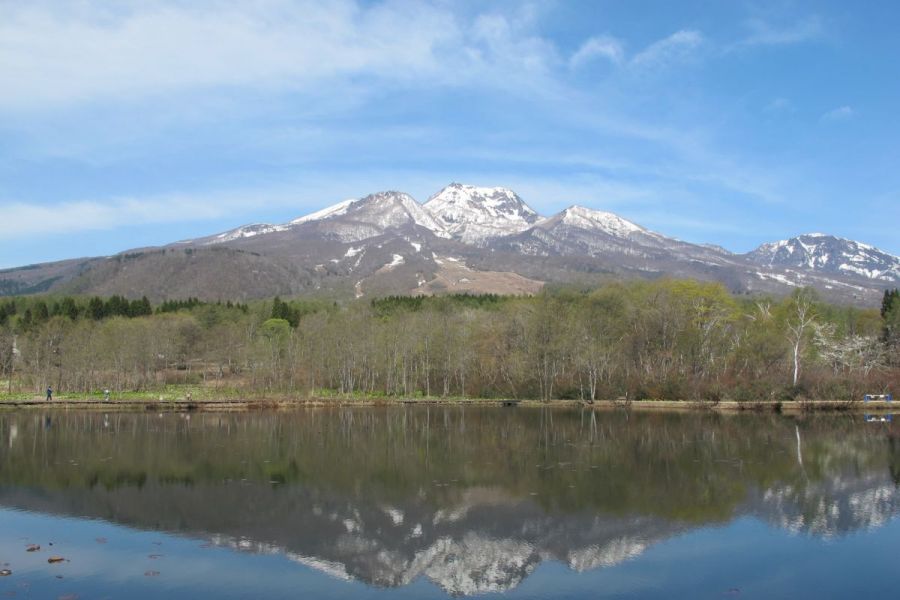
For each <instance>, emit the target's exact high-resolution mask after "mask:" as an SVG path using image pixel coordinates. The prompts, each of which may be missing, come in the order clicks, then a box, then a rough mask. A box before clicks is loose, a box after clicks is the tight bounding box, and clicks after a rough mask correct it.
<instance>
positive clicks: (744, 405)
mask: <svg viewBox="0 0 900 600" xmlns="http://www.w3.org/2000/svg"><path fill="white" fill-rule="evenodd" d="M396 406H478V407H484V406H494V407H498V408H510V409H514V408H518V407H522V408H554V409H556V408H560V409H562V408H584V409H592V410H615V409H621V410H638V411H644V410H647V411H654V410H665V411H713V412H770V413H792V414H795V413H805V412H853V413H866V412H890V411H892V410H895V408H896V410H897V411H898V412H900V402H898V403H897V404H896V405H895V404H894V403H893V402H885V401H883V400H876V401H871V402H864V401H862V400H858V401H851V402H848V401H846V400H799V401H784V402H780V401H771V400H763V401H754V402H737V401H733V400H726V401H719V402H709V401H697V400H632V401H621V400H596V401H594V402H593V403H590V402H586V401H582V400H552V401H550V402H543V401H541V400H513V399H488V398H390V399H353V398H303V399H299V398H285V397H274V398H265V397H261V398H253V399H234V400H226V399H220V400H210V399H203V400H188V399H181V400H160V399H155V398H152V397H149V396H148V397H147V398H146V399H123V400H110V401H108V402H107V401H103V400H94V399H58V400H53V401H50V402H48V401H46V400H43V399H23V400H0V411H2V410H37V409H41V410H45V409H49V410H66V411H68V410H90V411H104V410H107V411H108V410H112V411H157V412H199V411H202V412H229V411H237V412H244V411H253V410H296V409H306V408H338V407H340V408H354V407H358V408H373V407H378V408H387V407H396Z"/></svg>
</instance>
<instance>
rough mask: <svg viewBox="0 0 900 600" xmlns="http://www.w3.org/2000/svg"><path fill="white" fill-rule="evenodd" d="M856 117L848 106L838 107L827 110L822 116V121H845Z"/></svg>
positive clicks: (854, 112)
mask: <svg viewBox="0 0 900 600" xmlns="http://www.w3.org/2000/svg"><path fill="white" fill-rule="evenodd" d="M854 116H856V111H855V110H853V108H852V107H850V106H846V105H845V106H838V107H837V108H835V109H832V110H829V111H828V112H827V113H825V114H824V115H822V120H823V121H845V120H847V119H850V118H852V117H854Z"/></svg>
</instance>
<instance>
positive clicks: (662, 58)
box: [631, 29, 704, 67]
mask: <svg viewBox="0 0 900 600" xmlns="http://www.w3.org/2000/svg"><path fill="white" fill-rule="evenodd" d="M703 42H704V38H703V35H702V34H701V33H700V32H699V31H694V30H690V29H682V30H680V31H676V32H675V33H673V34H672V35H670V36H669V37H666V38H663V39H661V40H659V41H657V42H654V43H652V44H650V45H649V46H647V47H646V48H645V49H644V50H642V51H641V52H639V53H638V54H636V55H635V56H634V57H633V58H632V59H631V64H633V65H636V66H641V67H659V66H665V65H667V64H670V63H672V62H675V61H679V60H683V59H685V58H687V57H689V56H690V55H691V53H692V52H693V51H694V50H695V49H696V48H697V47H699V46H700V45H701V44H703Z"/></svg>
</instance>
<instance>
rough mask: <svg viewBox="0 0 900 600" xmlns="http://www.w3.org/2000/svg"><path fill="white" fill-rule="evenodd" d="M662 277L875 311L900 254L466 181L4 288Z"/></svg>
mask: <svg viewBox="0 0 900 600" xmlns="http://www.w3.org/2000/svg"><path fill="white" fill-rule="evenodd" d="M660 276H672V277H688V278H697V279H701V280H707V281H719V282H722V283H724V284H725V285H726V286H727V287H728V288H729V289H730V290H731V291H732V292H734V293H739V294H746V293H749V294H752V293H770V294H786V293H790V291H791V290H792V289H794V288H797V287H802V286H812V287H815V288H817V289H819V290H820V291H821V292H822V294H823V295H824V297H826V298H828V299H830V300H833V301H837V302H848V303H854V304H860V305H866V304H868V305H873V306H874V305H875V304H877V302H879V300H880V298H881V295H882V293H883V290H884V289H886V288H889V287H895V286H897V285H898V284H900V258H898V257H896V256H892V255H890V254H888V253H886V252H883V251H880V250H878V249H876V248H873V247H871V246H868V245H866V244H863V243H860V242H854V241H850V240H844V239H840V238H836V237H833V236H827V235H823V234H810V235H802V236H799V237H797V238H792V239H790V240H785V241H781V242H774V243H771V244H765V245H763V246H760V247H759V248H758V249H757V250H755V251H753V252H750V253H747V254H743V255H741V254H733V253H731V252H728V251H727V250H725V249H723V248H720V247H716V246H711V245H699V244H691V243H687V242H683V241H680V240H677V239H674V238H671V237H667V236H665V235H662V234H660V233H657V232H653V231H650V230H648V229H645V228H644V227H641V226H640V225H638V224H635V223H632V222H630V221H628V220H626V219H623V218H622V217H619V216H618V215H615V214H613V213H609V212H603V211H599V210H593V209H589V208H585V207H581V206H571V207H569V208H567V209H565V210H563V211H562V212H560V213H558V214H555V215H553V216H550V217H546V218H545V217H541V216H540V215H538V214H537V213H536V212H535V211H534V210H533V209H532V208H530V207H529V206H528V205H527V204H526V203H525V202H524V201H523V200H522V199H521V198H520V197H519V196H518V195H517V194H516V193H515V192H513V191H512V190H509V189H506V188H500V187H492V188H488V187H475V186H471V185H463V184H459V183H454V184H451V185H449V186H447V187H446V188H444V189H443V190H441V191H440V192H438V193H436V194H435V195H433V196H432V197H431V198H429V199H428V201H427V202H425V203H424V204H420V203H418V202H417V201H416V200H415V199H414V198H412V197H411V196H410V195H408V194H405V193H402V192H396V191H387V192H379V193H376V194H371V195H369V196H366V197H364V198H361V199H357V200H353V199H352V200H345V201H343V202H339V203H338V204H335V205H332V206H329V207H327V208H325V209H322V210H319V211H316V212H314V213H311V214H308V215H305V216H301V217H298V218H296V219H294V220H292V221H290V222H288V223H283V224H268V223H257V224H252V225H245V226H243V227H239V228H237V229H234V230H231V231H227V232H224V233H220V234H216V235H212V236H209V237H205V238H199V239H195V240H186V241H182V242H178V243H174V244H171V245H169V246H165V247H161V248H146V249H139V250H131V251H128V252H124V253H122V254H118V255H116V256H113V257H104V258H87V259H79V260H71V261H63V262H57V263H47V264H42V265H31V266H28V267H22V268H18V269H7V270H4V271H0V294H7V295H8V294H21V293H37V292H47V291H54V292H60V293H83V294H123V295H125V296H130V297H140V296H142V295H146V296H148V297H150V298H151V299H153V300H161V299H164V298H175V297H183V296H188V295H190V296H198V297H201V298H207V299H234V300H247V299H252V298H263V297H268V296H272V295H276V294H280V295H286V296H290V295H296V294H314V295H315V294H318V295H323V296H329V297H354V296H355V297H365V296H369V297H371V296H376V295H381V294H433V293H442V292H475V293H483V292H493V293H533V292H535V291H537V290H538V289H540V287H541V286H542V285H543V284H544V283H546V282H557V283H579V284H586V285H594V284H599V283H601V282H603V281H606V280H609V279H610V278H621V277H649V278H653V277H660Z"/></svg>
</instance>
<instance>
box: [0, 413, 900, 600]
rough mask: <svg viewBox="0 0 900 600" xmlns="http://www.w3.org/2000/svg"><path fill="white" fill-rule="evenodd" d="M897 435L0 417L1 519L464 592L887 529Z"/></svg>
mask: <svg viewBox="0 0 900 600" xmlns="http://www.w3.org/2000/svg"><path fill="white" fill-rule="evenodd" d="M897 434H898V430H896V429H894V426H893V424H891V423H886V424H880V423H879V424H870V423H864V422H863V421H862V419H861V418H859V417H856V416H849V415H839V416H809V417H798V418H788V417H782V416H775V415H743V414H741V415H717V414H712V413H631V414H627V413H624V412H597V413H592V412H590V411H579V410H550V409H547V410H537V409H535V410H526V409H508V410H503V409H490V408H483V409H474V408H461V407H448V408H443V407H427V408H419V407H416V408H412V407H408V408H389V409H328V410H307V411H301V412H291V413H251V414H205V413H201V414H192V415H189V416H188V415H177V414H164V415H157V414H132V413H111V414H108V415H103V414H93V413H68V414H64V413H48V414H47V415H42V414H37V413H2V414H0V436H2V437H0V444H2V445H0V448H2V449H3V450H2V452H3V453H2V458H0V505H2V506H3V507H7V508H18V509H24V510H28V511H32V512H37V513H45V514H55V515H64V516H74V517H89V518H99V519H103V520H105V521H109V522H112V523H116V524H121V525H128V526H131V527H134V528H138V529H145V530H162V531H167V532H172V533H176V534H185V535H189V536H197V537H205V538H207V539H210V540H211V541H212V542H213V543H214V544H216V545H220V546H226V547H232V548H235V549H238V550H242V551H250V552H258V553H277V554H281V555H284V556H285V557H287V558H289V559H291V560H294V561H297V562H299V563H302V564H304V565H307V566H310V567H313V568H315V569H317V570H320V571H323V572H326V573H329V574H331V575H333V576H335V577H339V578H342V579H354V580H359V581H361V582H364V583H367V584H370V585H374V586H380V587H397V586H405V585H407V584H409V583H411V582H412V581H414V580H415V579H417V578H420V577H426V578H427V579H429V580H431V581H433V582H434V583H435V584H437V585H438V586H440V587H441V588H443V589H444V590H445V591H446V592H448V593H450V594H454V595H470V594H476V593H481V592H489V591H504V590H509V589H511V588H514V587H515V586H517V585H518V584H519V583H521V582H522V581H523V580H524V579H525V578H526V577H528V575H529V574H531V573H532V572H533V571H534V570H535V568H536V567H537V566H538V565H540V564H541V563H542V562H544V561H548V560H551V561H558V562H561V563H564V564H566V565H568V567H569V568H570V569H573V570H575V571H586V570H593V569H600V568H604V567H609V566H613V565H616V564H619V563H621V562H623V561H627V560H629V559H634V558H636V557H638V556H640V555H641V554H642V553H643V552H644V550H645V549H647V548H649V547H651V546H652V545H654V544H655V543H657V542H660V541H662V540H665V539H668V538H671V537H673V536H675V535H677V534H680V533H683V532H686V531H689V530H692V529H696V528H698V527H702V526H705V525H710V524H723V523H727V522H731V521H733V520H735V519H737V518H739V517H741V516H750V517H754V518H756V519H759V520H762V521H764V522H766V523H769V524H771V525H773V526H775V527H779V528H784V529H787V530H790V531H792V532H798V533H803V534H807V535H813V536H829V537H834V536H841V535H842V534H845V533H848V532H853V531H856V530H859V529H865V528H874V527H878V526H880V525H882V524H884V523H885V522H887V520H888V519H890V518H891V517H892V516H893V515H894V514H896V512H897V511H898V507H900V492H898V487H897V484H898V481H900V438H898V435H897Z"/></svg>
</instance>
